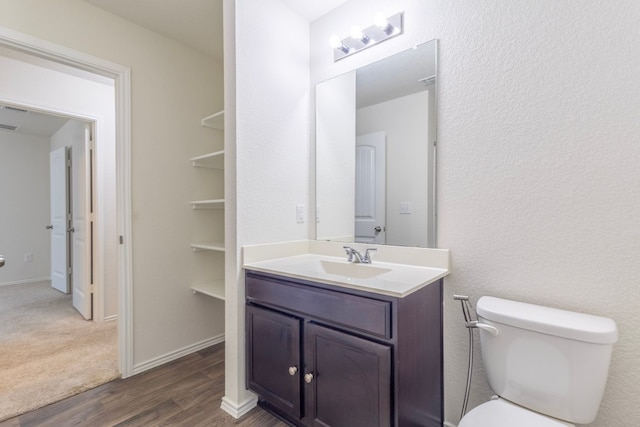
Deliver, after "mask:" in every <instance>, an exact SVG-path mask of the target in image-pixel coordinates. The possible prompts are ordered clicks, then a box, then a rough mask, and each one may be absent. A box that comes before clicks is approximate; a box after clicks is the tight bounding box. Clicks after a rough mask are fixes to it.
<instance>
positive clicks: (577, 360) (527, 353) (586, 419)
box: [458, 297, 618, 427]
mask: <svg viewBox="0 0 640 427" xmlns="http://www.w3.org/2000/svg"><path fill="white" fill-rule="evenodd" d="M476 312H477V313H478V322H479V323H480V324H481V325H482V324H484V325H490V326H489V327H485V326H481V328H480V345H481V351H482V362H483V364H484V367H485V370H486V373H487V378H488V380H489V385H490V386H491V389H492V390H493V391H494V392H495V393H496V394H497V396H498V397H496V398H495V399H493V400H491V401H489V402H487V403H483V404H482V405H480V406H478V407H476V408H474V409H473V410H471V411H469V413H467V414H466V415H465V416H464V417H463V418H462V420H460V423H459V424H458V427H566V426H574V425H575V424H588V423H591V422H592V421H593V420H594V419H595V418H596V414H597V413H598V408H599V406H600V401H601V400H602V395H603V393H604V388H605V385H606V382H607V374H608V371H609V362H610V360H611V351H612V348H613V344H614V343H615V342H616V341H617V340H618V331H617V328H616V324H615V322H614V321H613V320H611V319H607V318H604V317H598V316H592V315H589V314H582V313H574V312H570V311H565V310H558V309H554V308H549V307H542V306H538V305H533V304H526V303H521V302H515V301H508V300H504V299H500V298H493V297H482V298H480V299H479V300H478V303H477V305H476ZM492 327H493V328H492ZM496 331H497V335H494V334H495V332H496Z"/></svg>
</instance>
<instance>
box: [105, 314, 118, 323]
mask: <svg viewBox="0 0 640 427" xmlns="http://www.w3.org/2000/svg"><path fill="white" fill-rule="evenodd" d="M114 320H118V315H117V314H114V315H113V316H107V317H105V318H104V320H103V322H113V321H114Z"/></svg>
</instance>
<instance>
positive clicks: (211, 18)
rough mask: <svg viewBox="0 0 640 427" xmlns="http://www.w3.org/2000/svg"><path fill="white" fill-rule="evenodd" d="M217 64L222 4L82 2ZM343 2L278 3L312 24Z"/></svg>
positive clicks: (211, 0)
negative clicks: (198, 53)
mask: <svg viewBox="0 0 640 427" xmlns="http://www.w3.org/2000/svg"><path fill="white" fill-rule="evenodd" d="M84 1H86V2H87V3H91V4H92V5H94V6H96V7H99V8H100V9H103V10H106V11H107V12H111V13H113V14H114V15H118V16H120V17H121V18H124V19H127V20H129V21H131V22H134V23H136V24H138V25H141V26H143V27H145V28H148V29H150V30H152V31H155V32H157V33H160V34H163V35H165V36H167V37H169V38H172V39H174V40H178V41H179V42H181V43H183V44H185V45H187V46H190V47H192V48H195V49H197V50H199V51H201V52H204V53H206V54H207V55H210V56H212V57H214V58H216V59H218V60H220V61H222V58H223V52H222V1H223V0H187V1H185V0H161V1H159V0H84ZM345 1H347V0H322V1H320V0H281V2H282V3H284V4H286V5H287V6H288V7H289V8H290V9H292V10H293V11H295V12H296V13H297V14H298V15H300V16H301V17H303V18H304V19H306V20H307V21H308V22H311V21H314V20H316V19H317V18H319V17H320V16H322V15H324V14H326V13H327V12H329V11H330V10H332V9H334V8H336V7H337V6H339V5H341V4H342V3H344V2H345Z"/></svg>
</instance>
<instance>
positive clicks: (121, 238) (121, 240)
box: [120, 236, 124, 245]
mask: <svg viewBox="0 0 640 427" xmlns="http://www.w3.org/2000/svg"><path fill="white" fill-rule="evenodd" d="M120 244H121V245H124V236H120Z"/></svg>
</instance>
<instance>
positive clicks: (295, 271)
mask: <svg viewBox="0 0 640 427" xmlns="http://www.w3.org/2000/svg"><path fill="white" fill-rule="evenodd" d="M309 242H312V243H309V244H308V245H304V244H302V241H300V242H290V243H291V244H290V245H289V246H287V245H286V243H285V244H282V243H278V244H274V245H256V246H246V247H244V248H243V255H244V264H243V267H244V268H245V269H247V270H254V271H261V272H265V273H272V274H278V275H281V276H286V277H291V278H295V279H302V280H311V281H315V282H320V283H325V284H329V285H335V286H341V287H345V288H351V289H358V290H363V291H368V292H374V293H378V294H383V295H389V296H394V297H400V298H402V297H405V296H407V295H409V294H410V293H412V292H414V291H416V290H418V289H420V288H422V287H424V286H427V285H429V284H430V283H433V282H435V281H436V280H438V279H440V278H442V277H445V276H447V275H448V274H449V251H447V250H443V249H426V248H402V247H388V246H387V247H384V246H375V245H367V246H365V247H367V248H369V247H376V248H378V251H379V252H380V253H374V254H373V262H372V264H357V265H355V266H352V265H349V263H348V262H347V259H346V255H344V256H333V255H332V254H334V253H335V254H337V253H340V252H341V251H342V252H344V251H343V249H342V246H343V245H344V244H342V243H333V242H318V243H314V241H309ZM318 245H320V246H321V247H320V248H319V246H318ZM349 246H353V247H355V248H356V249H358V250H360V247H361V246H362V245H358V244H349ZM305 249H306V250H305ZM403 250H405V251H407V257H406V258H407V260H408V262H409V263H407V264H404V263H401V261H402V258H403V256H402V251H403ZM416 251H425V252H423V253H422V254H420V252H416ZM429 251H431V252H429ZM433 251H438V252H436V253H434V252H433ZM269 253H271V254H272V256H273V257H272V258H270V257H269V255H267V254H269ZM416 253H417V254H418V255H422V256H421V257H420V256H418V257H416ZM328 254H331V255H328ZM379 255H381V256H379ZM385 258H389V259H393V260H394V262H386V260H385ZM399 261H400V262H399ZM323 263H325V264H323ZM327 263H328V264H330V266H334V267H338V268H339V269H340V268H341V267H345V268H346V269H347V271H348V269H349V268H351V267H355V268H356V269H357V271H359V272H364V273H367V272H368V271H369V270H366V269H374V270H373V272H374V273H377V275H375V276H374V277H370V278H364V277H349V276H348V275H345V274H331V273H328V272H327V269H326V268H323V265H325V266H326V265H327ZM429 264H432V265H429ZM380 269H384V270H380ZM364 275H366V274H364ZM356 276H358V274H356Z"/></svg>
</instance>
